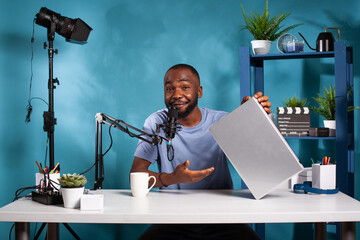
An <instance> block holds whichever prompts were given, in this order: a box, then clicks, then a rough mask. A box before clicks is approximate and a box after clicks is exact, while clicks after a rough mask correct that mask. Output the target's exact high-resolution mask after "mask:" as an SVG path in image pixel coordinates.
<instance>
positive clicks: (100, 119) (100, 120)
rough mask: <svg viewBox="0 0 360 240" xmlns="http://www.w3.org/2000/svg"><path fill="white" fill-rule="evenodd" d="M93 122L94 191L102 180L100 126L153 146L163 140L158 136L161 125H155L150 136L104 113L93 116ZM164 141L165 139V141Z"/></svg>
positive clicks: (102, 161)
mask: <svg viewBox="0 0 360 240" xmlns="http://www.w3.org/2000/svg"><path fill="white" fill-rule="evenodd" d="M95 121H96V129H95V138H96V139H95V184H94V190H96V189H101V188H102V182H103V180H104V154H103V152H102V124H108V125H109V126H110V127H114V128H117V129H119V130H121V131H122V132H125V133H127V134H128V135H129V136H130V137H136V138H138V139H141V140H143V141H145V142H147V143H149V144H151V145H153V146H155V145H157V144H161V142H162V140H163V139H165V138H163V137H161V136H159V133H160V128H161V127H162V125H160V124H157V125H156V133H157V134H156V135H154V134H150V133H147V132H144V131H142V130H140V129H138V128H136V127H133V126H131V125H129V124H127V123H125V122H124V121H122V120H119V119H115V118H113V117H110V116H108V115H106V114H104V113H97V114H96V115H95ZM129 128H131V129H132V130H135V131H137V132H139V133H140V134H135V133H133V132H131V131H130V130H129ZM143 136H148V137H150V138H151V141H150V140H149V139H146V138H144V137H143ZM165 140H166V139H165Z"/></svg>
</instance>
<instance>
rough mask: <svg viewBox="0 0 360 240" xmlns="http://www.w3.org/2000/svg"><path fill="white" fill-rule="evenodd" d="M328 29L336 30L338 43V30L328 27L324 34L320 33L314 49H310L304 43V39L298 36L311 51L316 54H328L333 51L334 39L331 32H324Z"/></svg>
mask: <svg viewBox="0 0 360 240" xmlns="http://www.w3.org/2000/svg"><path fill="white" fill-rule="evenodd" d="M328 29H337V30H338V33H339V41H340V29H338V28H333V27H328V28H326V29H325V32H322V33H320V34H319V36H318V37H317V39H316V49H315V48H312V47H310V45H309V43H308V42H307V41H306V39H305V38H304V36H303V35H302V34H301V33H299V35H300V36H301V37H302V39H304V41H305V42H306V45H308V47H309V48H310V49H311V50H316V51H317V52H330V51H334V43H335V38H334V36H333V35H332V33H331V32H326V31H327V30H328Z"/></svg>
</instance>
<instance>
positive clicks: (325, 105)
mask: <svg viewBox="0 0 360 240" xmlns="http://www.w3.org/2000/svg"><path fill="white" fill-rule="evenodd" d="M351 91H352V89H351V88H350V89H349V91H348V93H347V95H348V96H349V94H350V93H351ZM313 99H314V100H315V101H316V102H317V103H318V104H319V107H310V109H311V110H312V111H313V112H315V113H317V114H319V115H320V116H323V117H324V118H325V119H326V120H335V87H334V86H333V85H332V84H331V83H330V86H329V89H327V88H326V87H325V86H324V96H322V95H321V94H320V93H318V94H317V97H316V98H315V97H313ZM355 109H360V107H357V106H349V107H348V108H347V110H348V112H349V111H353V110H355Z"/></svg>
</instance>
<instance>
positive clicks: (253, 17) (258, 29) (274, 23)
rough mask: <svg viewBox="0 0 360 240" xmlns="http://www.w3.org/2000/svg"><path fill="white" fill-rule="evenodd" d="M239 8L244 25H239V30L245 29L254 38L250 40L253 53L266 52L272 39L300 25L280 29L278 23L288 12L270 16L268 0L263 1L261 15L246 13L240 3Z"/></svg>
mask: <svg viewBox="0 0 360 240" xmlns="http://www.w3.org/2000/svg"><path fill="white" fill-rule="evenodd" d="M241 10H242V14H243V16H244V20H245V25H242V26H240V31H242V30H244V29H247V30H249V31H250V33H251V34H252V35H253V37H254V38H255V40H253V41H251V45H252V49H253V52H254V54H268V53H269V51H270V47H271V42H272V41H275V40H276V39H278V38H279V37H280V36H281V35H282V34H284V33H287V32H288V31H290V30H291V29H293V28H295V27H297V26H299V25H301V24H295V25H291V26H289V27H286V28H284V29H282V30H281V28H282V26H280V24H281V23H282V22H283V21H284V20H285V19H286V18H287V17H288V16H289V15H290V13H278V14H277V15H275V16H274V17H272V18H270V13H269V8H268V0H266V1H265V9H264V12H263V14H262V16H260V14H257V13H255V12H251V13H250V16H248V15H246V13H245V10H244V7H243V5H242V4H241Z"/></svg>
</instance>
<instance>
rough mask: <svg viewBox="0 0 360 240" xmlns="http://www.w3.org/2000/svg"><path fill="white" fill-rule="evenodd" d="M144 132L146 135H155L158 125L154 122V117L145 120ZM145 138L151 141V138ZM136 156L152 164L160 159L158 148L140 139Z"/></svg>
mask: <svg viewBox="0 0 360 240" xmlns="http://www.w3.org/2000/svg"><path fill="white" fill-rule="evenodd" d="M143 131H144V132H146V133H150V134H155V132H156V124H155V122H154V117H153V116H150V117H148V118H147V119H146V120H145V123H144V126H143ZM144 138H147V139H149V140H150V141H151V138H150V137H148V136H144ZM134 156H135V157H139V158H142V159H145V160H147V161H149V162H151V163H155V162H156V160H157V159H158V147H157V146H153V145H151V144H150V143H148V142H145V141H143V140H141V139H140V140H139V142H138V145H137V147H136V150H135V153H134Z"/></svg>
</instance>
